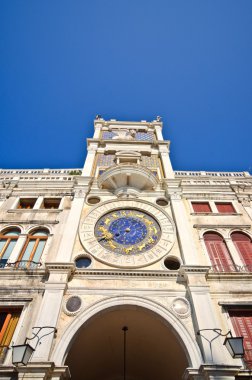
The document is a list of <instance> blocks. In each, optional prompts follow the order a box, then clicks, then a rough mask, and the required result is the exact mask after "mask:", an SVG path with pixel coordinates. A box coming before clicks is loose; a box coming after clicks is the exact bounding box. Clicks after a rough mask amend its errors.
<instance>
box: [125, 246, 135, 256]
mask: <svg viewBox="0 0 252 380" xmlns="http://www.w3.org/2000/svg"><path fill="white" fill-rule="evenodd" d="M132 249H133V247H129V248H124V252H125V253H126V254H127V255H128V254H129V253H130V252H131V251H132Z"/></svg>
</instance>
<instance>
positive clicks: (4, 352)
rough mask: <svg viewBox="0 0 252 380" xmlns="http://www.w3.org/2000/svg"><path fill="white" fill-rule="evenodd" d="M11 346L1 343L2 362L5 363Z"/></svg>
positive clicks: (0, 358) (0, 357) (0, 356)
mask: <svg viewBox="0 0 252 380" xmlns="http://www.w3.org/2000/svg"><path fill="white" fill-rule="evenodd" d="M9 348H10V347H9V346H6V345H0V364H3V363H4V360H5V358H6V355H7V352H8V350H9Z"/></svg>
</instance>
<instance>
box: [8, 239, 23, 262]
mask: <svg viewBox="0 0 252 380" xmlns="http://www.w3.org/2000/svg"><path fill="white" fill-rule="evenodd" d="M26 239H27V235H25V234H21V235H19V237H18V240H17V242H16V244H15V247H14V248H13V250H12V252H11V254H10V257H9V259H8V263H15V262H16V261H17V260H18V257H19V255H20V253H21V251H22V248H23V246H24V244H25V242H26Z"/></svg>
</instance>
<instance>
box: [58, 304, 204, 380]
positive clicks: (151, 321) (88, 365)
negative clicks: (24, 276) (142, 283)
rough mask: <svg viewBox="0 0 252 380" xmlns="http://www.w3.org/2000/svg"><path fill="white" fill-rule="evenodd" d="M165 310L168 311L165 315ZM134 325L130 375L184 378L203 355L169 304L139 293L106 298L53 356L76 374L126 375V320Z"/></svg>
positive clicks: (92, 378)
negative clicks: (124, 336) (141, 296)
mask: <svg viewBox="0 0 252 380" xmlns="http://www.w3.org/2000/svg"><path fill="white" fill-rule="evenodd" d="M162 314H163V315H162ZM125 325H126V326H128V328H129V330H128V332H127V346H126V373H127V377H126V379H127V380H153V379H158V380H169V379H170V380H175V379H176V380H178V379H181V378H182V375H183V372H184V371H185V369H186V368H187V367H194V368H195V367H196V368H198V366H199V364H200V362H201V356H200V352H199V349H198V346H197V344H196V342H195V341H194V340H193V338H192V337H191V336H190V335H189V334H188V332H187V330H186V329H185V327H184V325H183V324H182V323H181V322H180V321H179V320H178V319H177V318H176V317H175V316H174V315H173V314H172V313H170V312H169V311H168V310H167V309H165V308H164V307H163V306H161V305H159V304H156V303H154V302H152V301H149V300H145V299H142V298H138V297H115V298H113V299H107V300H103V301H101V302H99V303H97V304H96V305H93V306H92V307H91V308H90V309H89V310H88V311H86V312H83V314H82V315H79V316H78V317H77V319H76V320H75V321H74V322H73V324H72V326H70V327H69V328H68V330H67V331H66V332H65V334H63V337H62V340H61V342H59V343H58V346H57V347H56V350H55V353H54V355H53V360H54V361H55V362H56V364H61V365H62V364H63V363H65V364H66V365H68V366H69V369H70V372H71V375H72V379H73V380H100V379H102V380H123V331H122V327H123V326H125Z"/></svg>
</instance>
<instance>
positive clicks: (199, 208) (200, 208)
mask: <svg viewBox="0 0 252 380" xmlns="http://www.w3.org/2000/svg"><path fill="white" fill-rule="evenodd" d="M192 207H193V211H194V212H212V210H211V208H210V205H209V203H208V202H203V203H198V202H192Z"/></svg>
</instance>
